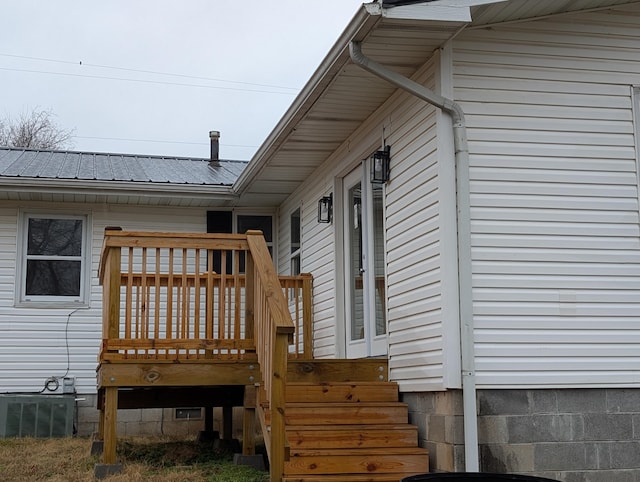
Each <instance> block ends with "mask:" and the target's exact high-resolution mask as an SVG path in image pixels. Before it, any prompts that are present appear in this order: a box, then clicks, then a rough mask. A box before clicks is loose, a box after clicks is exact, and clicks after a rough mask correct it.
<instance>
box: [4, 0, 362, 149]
mask: <svg viewBox="0 0 640 482" xmlns="http://www.w3.org/2000/svg"><path fill="white" fill-rule="evenodd" d="M362 3H363V0H321V1H311V0H278V1H275V2H264V1H258V0H227V1H223V0H173V1H169V0H101V1H98V0H82V1H81V0H19V1H15V0H0V6H1V9H0V12H1V13H0V93H1V94H0V99H1V101H0V118H7V117H11V118H17V117H19V116H20V115H21V114H24V113H29V112H31V111H32V110H34V109H44V110H51V111H52V112H53V113H54V114H55V121H56V122H57V124H58V125H60V127H62V128H65V129H75V135H76V137H75V138H74V139H73V143H74V145H75V147H74V149H75V150H83V151H100V152H122V153H141V154H159V155H169V156H174V155H175V156H194V157H208V155H209V137H208V135H209V131H210V130H219V131H220V132H221V139H220V157H221V158H223V159H246V160H248V159H250V158H251V156H252V155H253V153H254V152H255V151H256V149H257V148H258V146H259V145H260V144H261V143H262V142H263V141H264V139H265V138H266V137H267V135H268V134H269V133H270V132H271V130H272V129H273V128H274V127H275V125H276V123H277V122H278V120H279V119H280V118H281V117H282V115H283V114H284V112H285V111H286V109H287V108H288V107H289V105H290V104H291V102H292V101H293V99H294V98H295V95H297V93H298V92H299V91H300V89H301V88H302V87H303V86H304V84H305V83H306V82H307V80H308V79H309V78H310V77H311V75H312V74H313V72H314V71H315V69H316V68H317V67H318V65H319V64H320V62H321V61H322V59H323V58H324V57H325V55H326V54H327V53H328V51H329V49H330V48H331V46H332V45H333V44H334V42H335V41H336V40H337V38H338V36H339V35H340V34H341V33H342V31H343V30H344V28H345V27H346V25H347V24H348V23H349V21H350V20H351V19H352V17H353V15H354V14H355V13H356V11H357V9H358V7H359V6H360V5H361V4H362ZM139 71H148V72H158V73H167V74H177V75H160V74H157V73H148V72H147V73H145V72H139ZM196 77H200V78H196ZM202 78H206V79H220V80H221V81H215V80H206V79H202ZM117 79H131V80H117ZM222 80H224V81H227V82H223V81H222ZM176 84H181V85H176ZM184 84H188V85H184ZM250 84H260V85H250ZM281 87H285V88H284V89H283V88H281ZM107 138H111V139H107ZM115 139H117V140H115ZM125 139H136V140H138V141H129V140H125ZM150 141H163V142H150Z"/></svg>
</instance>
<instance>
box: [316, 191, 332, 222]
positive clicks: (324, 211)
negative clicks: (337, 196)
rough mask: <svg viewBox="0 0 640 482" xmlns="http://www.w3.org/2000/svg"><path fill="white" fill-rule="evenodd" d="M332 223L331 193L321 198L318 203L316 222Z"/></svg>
mask: <svg viewBox="0 0 640 482" xmlns="http://www.w3.org/2000/svg"><path fill="white" fill-rule="evenodd" d="M331 221H333V193H331V194H329V195H328V196H322V197H321V198H320V200H319V201H318V222H319V223H330V222H331Z"/></svg>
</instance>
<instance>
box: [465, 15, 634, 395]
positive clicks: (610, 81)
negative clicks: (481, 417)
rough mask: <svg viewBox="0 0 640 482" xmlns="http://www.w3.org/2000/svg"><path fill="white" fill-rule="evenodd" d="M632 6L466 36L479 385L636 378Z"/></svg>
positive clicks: (607, 382)
mask: <svg viewBox="0 0 640 482" xmlns="http://www.w3.org/2000/svg"><path fill="white" fill-rule="evenodd" d="M639 28H640V7H639V6H638V5H635V6H630V7H625V8H620V9H617V10H615V11H613V12H607V11H601V12H594V13H585V14H576V15H570V16H561V17H557V18H555V19H547V20H541V21H536V22H528V23H520V24H513V25H506V26H494V27H493V28H492V29H490V30H488V29H478V30H469V31H466V32H464V33H463V34H462V35H461V36H460V37H458V39H456V41H455V43H454V64H453V69H454V86H455V98H456V100H458V101H460V103H461V105H462V107H463V109H464V111H465V112H466V113H467V121H468V126H469V131H468V135H469V149H470V152H471V160H470V162H471V204H472V208H471V209H472V212H471V216H472V225H471V229H472V256H473V302H474V314H475V317H474V318H475V341H476V368H477V382H478V386H479V387H481V388H482V387H484V388H487V387H507V386H509V387H569V386H574V387H575V386H584V387H587V386H638V385H640V378H639V377H638V373H639V371H638V370H639V369H640V352H639V351H638V346H639V343H640V242H639V237H638V236H639V234H640V230H639V226H638V223H639V218H638V184H637V183H638V177H637V161H636V150H635V146H634V125H633V112H632V105H633V103H632V96H631V92H632V88H631V86H632V85H634V84H635V85H638V84H640V62H639V61H638V60H639V59H640V40H639V37H638V29H639Z"/></svg>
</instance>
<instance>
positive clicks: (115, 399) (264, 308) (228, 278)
mask: <svg viewBox="0 0 640 482" xmlns="http://www.w3.org/2000/svg"><path fill="white" fill-rule="evenodd" d="M100 281H101V284H102V286H103V337H102V338H103V340H102V346H101V350H100V355H99V365H98V369H97V382H98V394H99V397H98V404H99V406H98V408H99V409H100V423H99V434H98V436H99V438H100V439H101V440H103V445H104V449H103V463H104V464H107V465H110V464H115V462H116V424H117V409H118V408H155V407H180V406H203V407H214V406H216V407H223V419H224V420H223V427H224V436H228V437H230V436H231V430H230V425H231V409H232V407H234V406H236V407H237V406H241V407H243V409H244V417H243V418H244V422H243V440H242V447H243V453H244V454H247V455H250V454H253V453H254V450H255V439H254V437H255V433H256V427H255V424H254V423H255V421H256V420H258V421H259V422H260V424H261V428H262V433H263V436H264V440H265V445H266V449H267V453H268V456H269V466H270V473H271V480H273V481H281V480H285V481H292V480H299V481H302V480H365V479H362V478H359V479H357V478H354V477H356V476H357V474H358V473H360V472H359V471H360V470H361V469H362V467H360V468H358V463H359V462H356V459H357V460H360V461H362V457H363V456H365V454H364V453H363V452H362V451H360V452H358V450H368V451H369V452H370V454H369V455H366V457H365V458H368V459H370V461H369V462H368V465H367V467H368V468H366V467H365V468H364V469H363V470H364V473H370V474H371V473H375V474H377V475H376V478H372V479H370V480H387V479H385V478H384V476H383V475H382V474H384V473H386V472H388V473H389V474H390V475H389V477H391V478H389V477H387V478H388V479H389V480H392V478H393V477H395V476H396V475H398V474H404V475H407V474H410V473H419V472H424V471H425V468H426V466H425V464H428V457H427V456H426V453H425V452H424V451H421V450H422V449H417V437H413V430H412V429H410V428H409V429H407V427H405V426H404V425H405V424H406V421H407V413H406V406H403V405H402V404H400V403H399V402H398V395H397V387H396V388H395V392H394V388H393V386H392V385H390V384H387V380H386V377H387V362H386V360H378V359H373V360H314V359H313V353H312V320H311V313H312V310H311V294H312V278H311V276H310V275H300V276H287V277H279V276H277V274H276V272H275V269H274V267H273V263H272V261H271V258H270V255H269V252H268V250H267V246H266V243H265V242H264V238H263V237H262V233H260V232H257V231H254V232H251V231H250V232H248V233H247V234H246V235H217V234H199V233H198V234H194V233H147V232H124V231H121V230H119V229H109V228H108V229H107V230H106V231H105V240H104V247H103V252H102V258H101V265H100ZM340 384H343V385H340ZM360 384H362V385H360ZM375 384H379V385H378V386H377V387H376V386H375ZM390 386H391V392H392V394H391V395H389V387H390ZM327 387H331V388H330V389H328V388H327ZM326 393H330V394H331V396H324V395H323V394H326ZM381 394H386V395H381ZM381 396H382V397H383V400H381V399H380V397H381ZM336 397H337V398H338V399H342V398H344V399H345V400H347V401H348V404H347V405H346V406H345V405H344V404H340V403H338V402H337V401H336ZM354 397H355V398H354ZM356 401H357V402H358V403H359V404H360V405H359V406H358V405H354V402H356ZM186 402H189V403H186ZM365 405H366V406H365ZM256 412H257V413H256ZM206 413H209V411H207V412H206ZM390 413H393V414H394V415H393V416H392V417H391V418H389V415H388V414H390ZM365 414H368V415H367V416H364V415H365ZM367 417H369V418H367ZM387 418H388V419H389V425H388V426H386V427H385V426H384V424H382V425H380V424H377V423H376V422H375V420H376V419H377V420H378V421H379V420H383V419H387ZM329 420H334V421H335V420H342V421H343V422H339V423H338V424H337V425H339V426H336V424H328V423H327V421H329ZM363 423H364V425H363ZM212 425H213V423H212V420H206V422H205V426H206V427H210V428H212ZM359 425H360V426H359ZM347 426H348V427H347ZM362 430H365V432H366V434H364V435H362V436H361V437H360V438H362V437H364V439H363V440H365V441H364V442H363V446H357V447H353V446H350V445H349V443H348V442H346V440H347V439H350V438H352V436H353V434H354V433H355V432H358V431H360V432H361V433H362ZM396 431H397V433H396ZM390 432H393V434H391V433H390ZM301 437H303V438H304V443H302V442H301ZM407 437H409V439H410V441H409V442H407ZM414 439H415V440H414ZM313 440H315V442H313ZM328 440H338V441H340V440H342V442H339V443H338V445H337V446H335V447H334V446H327V443H328ZM407 443H409V446H411V449H415V450H414V452H415V453H414V452H412V453H411V454H410V453H409V452H410V450H409V448H408V446H407ZM309 444H310V445H309ZM345 444H346V445H345ZM376 444H382V445H376ZM398 444H399V446H397V447H396V445H398ZM385 448H386V449H387V450H390V449H392V448H397V449H398V450H399V452H398V453H397V454H396V456H397V457H399V459H398V460H400V461H402V460H404V461H405V462H395V463H390V464H389V463H385V462H383V459H385V457H386V458H388V459H389V460H390V457H388V456H385V457H382V452H380V450H382V449H385ZM319 449H322V450H324V451H325V452H326V451H329V452H326V453H325V456H328V455H331V456H332V457H334V456H336V457H337V458H336V460H337V461H338V462H336V464H334V465H333V466H332V467H324V466H325V465H326V464H324V463H323V464H321V465H322V467H324V468H323V469H322V470H320V469H317V470H316V469H314V468H313V467H317V466H318V463H317V461H314V460H315V459H314V457H315V458H317V457H321V456H322V455H321V453H320V452H318V450H319ZM335 450H348V451H350V452H349V453H346V452H345V453H343V454H342V456H340V457H338V456H337V454H336V453H334V452H335ZM354 450H355V452H354ZM376 450H377V451H378V452H380V453H376ZM332 451H334V452H332ZM319 454H320V455H319ZM371 457H373V459H371ZM375 460H378V462H376V461H375ZM420 460H422V462H419V461H420ZM340 461H341V462H340ZM307 463H308V465H305V464H307ZM301 464H302V465H301ZM354 464H355V465H354ZM302 466H306V467H307V468H306V469H305V468H302ZM310 467H311V468H310ZM403 467H404V469H406V470H404V469H403ZM325 469H326V470H325ZM342 469H343V471H342V472H341V471H340V470H342ZM391 469H393V470H391ZM323 470H325V471H324V472H323ZM390 470H391V472H389V471H390ZM327 471H328V472H327ZM336 474H337V475H336ZM340 474H342V475H340ZM378 475H379V477H378ZM325 476H326V477H329V478H326V479H323V478H318V477H325ZM336 477H337V478H336ZM340 477H342V479H340ZM380 477H382V478H380ZM367 480H369V479H367ZM395 480H399V479H395Z"/></svg>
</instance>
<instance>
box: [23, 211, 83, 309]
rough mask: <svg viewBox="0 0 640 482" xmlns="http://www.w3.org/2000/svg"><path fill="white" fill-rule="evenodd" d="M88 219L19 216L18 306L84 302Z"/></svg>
mask: <svg viewBox="0 0 640 482" xmlns="http://www.w3.org/2000/svg"><path fill="white" fill-rule="evenodd" d="M87 224H88V222H87V216H77V215H64V214H55V215H52V214H42V213H22V217H21V231H20V239H21V246H20V254H21V256H20V263H19V277H18V279H19V280H20V286H19V290H17V293H18V295H19V296H18V303H22V304H31V303H39V302H45V303H55V304H58V303H74V304H75V303H86V298H85V297H86V291H87V290H86V289H85V281H86V279H87V276H86V273H85V272H86V267H87V263H88V261H87V260H88V242H87Z"/></svg>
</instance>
